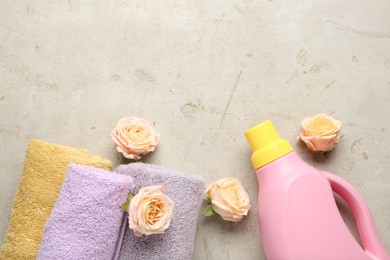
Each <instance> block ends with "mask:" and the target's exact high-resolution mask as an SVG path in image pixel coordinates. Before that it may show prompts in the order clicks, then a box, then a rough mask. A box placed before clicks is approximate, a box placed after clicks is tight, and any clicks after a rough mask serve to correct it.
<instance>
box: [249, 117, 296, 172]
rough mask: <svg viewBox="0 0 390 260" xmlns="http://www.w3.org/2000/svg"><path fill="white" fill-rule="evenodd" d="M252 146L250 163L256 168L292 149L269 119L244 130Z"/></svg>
mask: <svg viewBox="0 0 390 260" xmlns="http://www.w3.org/2000/svg"><path fill="white" fill-rule="evenodd" d="M245 137H246V139H247V140H248V143H249V145H250V147H251V148H252V151H253V154H252V164H253V167H254V168H255V169H258V168H260V167H262V166H264V165H266V164H268V163H270V162H272V161H274V160H276V159H278V158H280V157H282V156H284V155H286V154H288V153H290V152H292V151H293V150H294V149H293V148H292V146H291V145H290V144H289V142H288V141H287V140H285V139H282V138H280V136H279V134H278V132H277V131H276V129H275V127H274V125H273V124H272V122H271V120H267V121H264V122H262V123H260V124H258V125H256V126H254V127H252V128H250V129H248V130H247V131H246V132H245Z"/></svg>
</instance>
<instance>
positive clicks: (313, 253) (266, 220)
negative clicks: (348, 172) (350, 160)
mask: <svg viewBox="0 0 390 260" xmlns="http://www.w3.org/2000/svg"><path fill="white" fill-rule="evenodd" d="M256 175H257V178H258V181H259V200H258V203H259V205H258V207H259V224H260V233H261V239H262V243H263V247H264V251H265V254H266V256H267V259H269V260H306V259H307V260H322V259H323V260H333V259H334V260H338V259H340V260H370V259H375V260H388V259H390V257H389V256H388V254H387V252H386V250H385V248H384V246H383V245H382V244H381V242H380V240H379V238H378V236H377V234H376V230H375V226H374V224H373V221H372V218H371V215H370V213H369V211H368V208H367V206H366V205H365V203H364V201H363V200H362V198H361V197H357V196H355V195H356V193H357V192H356V191H355V190H353V189H352V188H351V187H352V186H347V185H346V182H345V181H343V180H342V179H341V178H339V177H337V176H336V177H335V176H333V175H332V174H329V173H322V172H320V171H319V170H317V169H315V168H313V167H312V166H310V165H308V164H306V163H305V162H303V161H302V160H301V159H300V157H299V156H298V155H297V154H296V153H295V152H294V151H293V152H291V153H289V154H286V155H285V156H283V157H281V158H279V159H277V160H275V161H273V162H271V163H269V164H267V165H265V166H263V167H261V168H259V169H257V170H256ZM333 177H334V178H333ZM344 184H345V185H344ZM332 188H336V190H335V192H337V189H338V191H339V192H337V193H340V195H341V196H342V197H343V198H344V200H345V201H346V202H347V203H348V204H349V205H350V207H351V208H352V211H353V212H354V215H355V218H356V220H357V225H358V228H359V232H360V235H361V237H362V242H363V245H364V247H365V249H363V248H362V247H361V246H360V245H359V244H358V243H357V241H356V240H355V238H354V237H353V236H352V234H351V233H350V231H349V229H348V227H347V226H346V225H345V223H344V221H343V219H342V217H341V215H340V213H339V211H338V208H337V205H336V202H335V200H334V197H333V191H332ZM348 196H349V198H348ZM354 196H355V197H354Z"/></svg>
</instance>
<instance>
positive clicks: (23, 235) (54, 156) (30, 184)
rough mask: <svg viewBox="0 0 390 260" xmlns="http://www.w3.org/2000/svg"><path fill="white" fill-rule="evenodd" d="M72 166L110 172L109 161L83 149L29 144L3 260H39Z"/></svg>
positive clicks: (2, 256)
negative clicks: (47, 226)
mask: <svg viewBox="0 0 390 260" xmlns="http://www.w3.org/2000/svg"><path fill="white" fill-rule="evenodd" d="M70 163H77V164H82V165H89V166H94V167H98V168H102V169H105V170H110V169H111V162H110V161H108V160H105V159H103V158H101V157H100V156H92V155H90V154H89V153H88V152H87V151H86V150H84V149H76V148H71V147H66V146H62V145H57V144H50V143H46V142H43V141H39V140H31V141H30V142H29V145H28V148H27V152H26V159H25V164H24V170H23V175H22V177H21V180H20V184H19V189H18V191H17V193H16V198H15V201H14V206H13V209H12V213H11V220H10V224H9V228H8V232H7V235H6V238H5V241H4V244H3V247H2V251H1V254H0V259H1V260H10V259H12V260H19V259H20V260H29V259H35V258H36V256H37V253H38V248H39V244H40V242H41V239H42V232H43V228H44V225H45V223H46V221H47V219H48V218H49V215H50V212H51V210H52V208H53V206H54V203H55V202H56V199H57V197H58V193H59V191H60V188H61V185H62V182H63V180H64V177H65V174H66V171H67V168H68V165H69V164H70ZM51 259H53V258H51Z"/></svg>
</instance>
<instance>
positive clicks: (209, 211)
mask: <svg viewBox="0 0 390 260" xmlns="http://www.w3.org/2000/svg"><path fill="white" fill-rule="evenodd" d="M215 213H216V212H215V211H214V209H213V207H212V206H211V205H209V206H208V207H207V208H206V209H205V210H204V212H203V216H205V217H210V216H212V215H214V214H215Z"/></svg>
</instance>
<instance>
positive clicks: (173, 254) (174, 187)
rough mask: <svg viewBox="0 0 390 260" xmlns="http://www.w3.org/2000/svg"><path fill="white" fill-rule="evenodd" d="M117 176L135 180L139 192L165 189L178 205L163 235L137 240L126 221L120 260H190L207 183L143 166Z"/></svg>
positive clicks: (120, 169) (130, 167) (124, 168)
mask: <svg viewBox="0 0 390 260" xmlns="http://www.w3.org/2000/svg"><path fill="white" fill-rule="evenodd" d="M115 171H116V172H118V173H120V174H124V175H128V176H131V177H133V179H134V182H135V185H136V188H135V190H138V189H139V188H141V187H145V186H151V185H162V186H163V187H164V189H165V191H166V193H167V195H168V196H169V197H170V198H171V200H173V202H174V203H175V206H174V210H173V219H172V221H171V224H170V226H169V228H168V229H167V230H166V231H165V233H164V234H153V235H149V236H146V235H143V236H142V238H139V237H136V236H135V235H134V233H133V231H132V230H131V229H129V227H128V224H127V220H126V219H125V222H123V224H124V225H126V230H125V234H124V238H123V241H122V247H121V249H120V252H119V259H126V260H129V259H130V260H131V259H149V260H153V259H159V260H164V259H166V260H168V259H169V260H175V259H177V260H186V259H188V260H189V259H191V256H192V251H193V244H194V238H195V231H196V223H197V219H198V214H199V209H200V205H201V202H202V197H203V192H204V181H203V179H202V178H200V177H197V176H191V175H186V174H182V173H178V172H175V171H172V170H170V169H167V168H164V167H161V166H155V165H150V164H144V163H131V164H129V165H121V166H119V167H118V168H117V169H116V170H115Z"/></svg>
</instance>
